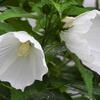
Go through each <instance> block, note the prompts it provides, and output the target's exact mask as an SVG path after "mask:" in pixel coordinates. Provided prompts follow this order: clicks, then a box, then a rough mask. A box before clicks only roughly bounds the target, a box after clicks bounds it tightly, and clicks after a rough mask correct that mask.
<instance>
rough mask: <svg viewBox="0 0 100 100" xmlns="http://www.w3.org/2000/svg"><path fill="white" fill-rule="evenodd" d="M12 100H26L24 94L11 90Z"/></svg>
mask: <svg viewBox="0 0 100 100" xmlns="http://www.w3.org/2000/svg"><path fill="white" fill-rule="evenodd" d="M11 100H26V99H25V96H24V93H23V92H21V91H18V90H14V89H13V90H11Z"/></svg>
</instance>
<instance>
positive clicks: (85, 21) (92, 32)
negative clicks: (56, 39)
mask: <svg viewBox="0 0 100 100" xmlns="http://www.w3.org/2000/svg"><path fill="white" fill-rule="evenodd" d="M99 26H100V12H99V11H97V10H93V11H89V12H86V13H84V14H81V15H80V16H78V17H76V20H75V21H74V26H73V27H72V28H70V29H69V30H66V31H65V32H62V34H61V39H62V40H64V41H65V43H66V46H67V47H68V49H69V50H70V51H71V52H73V53H75V54H76V55H77V56H78V57H79V58H80V59H81V61H82V63H83V64H84V65H86V66H87V67H89V68H90V69H92V70H94V71H96V72H97V73H98V74H100V61H99V59H100V54H99V53H100V46H99V43H100V34H99V33H100V28H99Z"/></svg>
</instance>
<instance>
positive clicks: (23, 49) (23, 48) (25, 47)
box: [17, 41, 31, 57]
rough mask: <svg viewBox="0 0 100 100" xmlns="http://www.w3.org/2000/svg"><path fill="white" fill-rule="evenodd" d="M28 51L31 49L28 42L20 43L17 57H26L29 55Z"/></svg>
mask: <svg viewBox="0 0 100 100" xmlns="http://www.w3.org/2000/svg"><path fill="white" fill-rule="evenodd" d="M30 49H31V43H30V42H29V41H27V42H25V43H21V44H20V46H19V48H18V52H17V55H18V56H19V57H23V56H28V55H29V53H30Z"/></svg>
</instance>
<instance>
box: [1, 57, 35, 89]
mask: <svg viewBox="0 0 100 100" xmlns="http://www.w3.org/2000/svg"><path fill="white" fill-rule="evenodd" d="M33 61H34V60H33ZM33 68H34V66H31V64H30V57H24V58H23V57H22V58H17V59H16V60H15V61H14V62H13V63H12V64H11V65H10V67H9V68H8V69H7V70H6V71H5V72H4V73H3V74H2V75H0V80H2V81H8V82H10V83H11V85H12V86H13V87H15V88H16V89H22V91H23V90H24V88H25V87H26V86H28V85H31V84H32V83H33V82H34V81H35V75H34V74H35V73H33V71H34V70H33Z"/></svg>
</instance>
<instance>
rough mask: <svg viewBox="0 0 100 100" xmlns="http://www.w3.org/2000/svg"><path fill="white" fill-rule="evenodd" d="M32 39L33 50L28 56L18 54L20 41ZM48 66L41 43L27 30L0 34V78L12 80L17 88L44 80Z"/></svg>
mask: <svg viewBox="0 0 100 100" xmlns="http://www.w3.org/2000/svg"><path fill="white" fill-rule="evenodd" d="M26 41H30V42H31V43H32V50H30V54H29V55H27V56H23V57H19V56H18V55H17V52H18V48H19V46H20V43H23V42H26ZM47 71H48V68H47V66H46V62H45V57H44V53H43V50H42V48H41V45H40V44H39V42H38V41H36V40H35V39H34V38H33V37H32V36H30V35H28V34H27V32H24V31H19V32H9V33H6V34H4V35H2V36H0V80H2V81H7V82H10V83H11V85H12V86H13V87H15V88H16V89H22V91H23V90H24V88H25V87H26V86H29V85H31V84H32V83H33V82H34V81H35V80H42V77H43V75H44V74H46V73H47Z"/></svg>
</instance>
